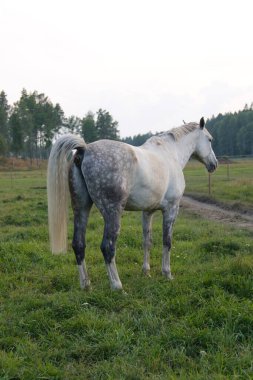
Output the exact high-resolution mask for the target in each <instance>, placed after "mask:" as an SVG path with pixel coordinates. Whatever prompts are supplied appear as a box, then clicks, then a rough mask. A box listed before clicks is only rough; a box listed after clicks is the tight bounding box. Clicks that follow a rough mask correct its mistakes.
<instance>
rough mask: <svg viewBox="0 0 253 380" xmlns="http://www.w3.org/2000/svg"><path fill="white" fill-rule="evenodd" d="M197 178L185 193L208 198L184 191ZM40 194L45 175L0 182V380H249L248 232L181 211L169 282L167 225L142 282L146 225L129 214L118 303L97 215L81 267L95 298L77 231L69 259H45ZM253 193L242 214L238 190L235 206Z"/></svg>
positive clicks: (157, 225) (157, 226)
mask: <svg viewBox="0 0 253 380" xmlns="http://www.w3.org/2000/svg"><path fill="white" fill-rule="evenodd" d="M193 165H194V164H193ZM193 170H194V168H192V167H189V168H187V171H188V172H187V173H186V176H187V181H188V190H189V192H192V191H197V192H198V193H199V194H203V193H204V191H203V192H202V190H201V186H202V185H198V184H197V182H198V181H196V179H195V180H194V181H191V182H190V181H189V179H190V178H191V177H190V174H192V176H193V174H194V173H193ZM199 170H200V169H199V168H198V167H197V169H196V172H195V174H196V175H197V173H199ZM201 170H203V169H201ZM190 171H192V173H190ZM202 174H203V171H202ZM195 178H196V177H195ZM245 181H247V180H245ZM195 182H196V185H195ZM45 186H46V181H45V171H44V170H43V169H41V170H37V171H35V170H34V171H31V170H30V171H28V170H26V171H17V172H15V171H12V172H7V171H6V172H0V205H1V214H0V231H1V238H0V272H1V276H0V379H1V380H10V379H13V380H14V379H15V380H18V379H20V380H21V379H22V380H23V379H24V380H28V379H29V380H30V379H31V380H34V379H59V380H60V379H66V380H72V379H76V380H77V379H78V380H79V379H92V380H93V379H101V380H102V379H108V380H109V379H113V380H114V379H115V380H120V379H122V380H123V379H127V380H144V379H145V380H146V379H152V380H158V379H159V380H163V379H164V380H167V379H187V380H188V379H192V380H193V379H194V380H198V379H201V380H202V379H205V380H206V379H215V380H219V379H229V380H230V379H242V380H244V379H253V334H252V331H253V303H252V294H253V281H252V278H253V276H252V275H253V243H252V233H250V232H248V231H246V230H239V229H232V228H229V227H227V226H224V225H221V224H218V225H217V224H215V223H214V222H211V221H206V220H204V219H201V218H199V217H196V216H192V215H191V214H187V213H184V212H183V210H181V211H180V215H179V217H178V219H177V222H176V225H175V228H174V240H173V250H172V271H173V274H174V277H175V280H174V281H172V282H169V281H167V280H165V279H164V278H162V276H161V275H160V267H161V243H162V238H161V216H160V214H159V213H158V214H157V215H156V216H155V220H154V234H153V235H154V236H153V238H154V239H153V240H154V246H153V250H152V255H151V264H152V268H151V270H152V277H151V278H146V277H144V276H143V275H142V274H141V265H142V238H141V215H140V214H139V213H134V212H132V213H125V214H124V216H123V218H122V229H121V234H120V237H119V240H118V254H117V264H118V270H119V274H120V277H121V280H122V283H123V286H124V289H125V292H126V293H121V292H112V291H111V290H110V289H109V281H108V278H107V275H106V270H105V267H104V263H103V259H102V255H101V253H100V249H99V246H100V241H101V238H102V231H103V223H102V219H101V216H100V215H99V213H98V212H97V210H96V209H93V211H92V215H91V218H90V221H89V226H88V233H87V256H86V257H87V267H88V271H89V273H90V277H91V281H92V290H91V291H89V292H85V291H81V290H80V289H79V280H78V273H77V269H76V265H75V260H74V255H73V253H72V251H71V248H70V244H71V235H72V222H71V221H70V223H69V253H68V254H66V255H62V256H53V255H52V254H51V253H50V251H49V245H48V232H47V204H46V188H45ZM198 186H199V187H198ZM218 187H219V185H218V184H217V185H216V184H215V183H214V189H215V196H217V199H218V198H220V199H221V200H222V202H231V201H234V199H231V192H232V190H233V191H234V192H236V190H235V185H234V186H233V188H232V189H231V190H230V191H228V192H227V194H228V195H223V196H221V195H220V194H221V193H222V191H223V192H224V190H222V189H218ZM222 187H223V186H221V188H222ZM218 191H219V193H218ZM252 191H253V190H252V187H251V194H250V195H249V197H248V198H247V200H246V203H244V202H245V199H244V196H243V197H241V198H240V194H239V193H241V190H240V189H237V193H238V194H239V195H238V197H239V200H238V199H237V201H240V202H241V203H242V204H244V205H247V204H248V203H247V202H251V201H252ZM232 198H233V197H232ZM71 219H72V216H71Z"/></svg>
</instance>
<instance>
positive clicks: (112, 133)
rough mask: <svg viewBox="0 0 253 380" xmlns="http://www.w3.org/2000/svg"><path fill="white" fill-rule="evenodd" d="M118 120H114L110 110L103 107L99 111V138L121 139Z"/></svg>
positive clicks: (97, 123)
mask: <svg viewBox="0 0 253 380" xmlns="http://www.w3.org/2000/svg"><path fill="white" fill-rule="evenodd" d="M117 127H118V122H117V121H113V118H112V116H111V115H110V114H109V112H107V111H105V110H102V109H101V108H100V109H99V110H98V112H97V121H96V130H97V134H98V139H111V140H118V139H119V130H118V129H117Z"/></svg>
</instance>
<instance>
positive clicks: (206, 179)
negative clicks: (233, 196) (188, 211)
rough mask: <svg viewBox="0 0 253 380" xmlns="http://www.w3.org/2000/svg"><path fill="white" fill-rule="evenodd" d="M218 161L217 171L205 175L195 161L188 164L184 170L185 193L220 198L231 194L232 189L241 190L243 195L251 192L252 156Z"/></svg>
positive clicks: (222, 158)
mask: <svg viewBox="0 0 253 380" xmlns="http://www.w3.org/2000/svg"><path fill="white" fill-rule="evenodd" d="M218 160H219V166H218V169H217V170H216V171H215V172H214V173H213V174H209V173H207V171H206V169H205V168H204V166H203V165H202V164H200V163H198V162H197V161H194V160H191V161H190V162H189V163H188V165H187V166H186V168H185V178H186V193H196V194H204V195H209V196H213V195H219V196H222V194H223V193H227V192H230V193H232V191H233V187H234V188H237V191H238V192H239V191H240V189H241V191H242V193H245V194H244V195H247V194H246V193H247V192H253V156H233V157H218ZM250 188H251V189H252V190H251V189H250ZM242 195H243V194H242Z"/></svg>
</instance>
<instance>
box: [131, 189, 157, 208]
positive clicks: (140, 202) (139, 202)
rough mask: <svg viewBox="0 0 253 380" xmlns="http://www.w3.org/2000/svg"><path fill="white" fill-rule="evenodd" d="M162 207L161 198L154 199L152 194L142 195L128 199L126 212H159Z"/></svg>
mask: <svg viewBox="0 0 253 380" xmlns="http://www.w3.org/2000/svg"><path fill="white" fill-rule="evenodd" d="M160 207H161V197H160V196H159V197H153V196H152V195H150V194H143V193H142V194H140V195H139V196H133V195H131V194H130V196H129V197H128V199H127V203H126V206H125V210H128V211H148V210H158V209H159V208H160Z"/></svg>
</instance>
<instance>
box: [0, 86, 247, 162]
mask: <svg viewBox="0 0 253 380" xmlns="http://www.w3.org/2000/svg"><path fill="white" fill-rule="evenodd" d="M206 127H207V129H208V130H209V132H210V133H211V134H212V136H213V138H214V140H213V149H214V151H215V153H216V155H217V156H245V155H253V103H251V105H250V106H248V105H247V104H246V105H245V107H244V109H243V110H241V111H238V112H234V113H225V114H224V115H223V114H221V113H220V114H219V115H218V116H212V117H211V118H210V119H207V122H206ZM63 133H78V134H80V135H81V136H82V137H83V138H84V139H85V141H86V142H87V143H89V142H93V141H96V140H99V139H114V140H120V133H119V123H118V122H117V121H115V120H114V119H113V117H112V115H111V114H110V113H109V112H108V111H106V110H103V109H99V110H98V111H97V112H96V113H93V112H91V111H88V112H86V114H85V116H84V117H83V118H79V117H76V116H74V115H71V116H70V117H66V116H65V114H64V111H63V109H62V108H61V106H60V104H58V103H56V104H55V105H54V104H53V103H52V102H51V100H50V99H49V98H48V97H47V96H46V95H45V94H43V93H38V92H37V91H34V92H32V93H28V92H27V91H26V90H25V89H23V90H22V92H21V96H20V99H19V100H18V101H17V102H15V103H14V104H13V105H9V103H8V99H7V95H6V93H5V92H4V91H1V92H0V155H2V156H16V157H23V158H45V159H46V158H47V157H48V154H49V151H50V147H51V145H52V143H53V141H54V139H55V138H57V137H58V136H59V135H61V134H63ZM151 136H152V133H151V132H147V133H145V134H137V135H135V136H129V137H125V138H123V139H121V141H123V142H126V143H128V144H131V145H135V146H139V145H142V144H143V143H144V142H145V141H146V140H147V139H148V138H149V137H151Z"/></svg>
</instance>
